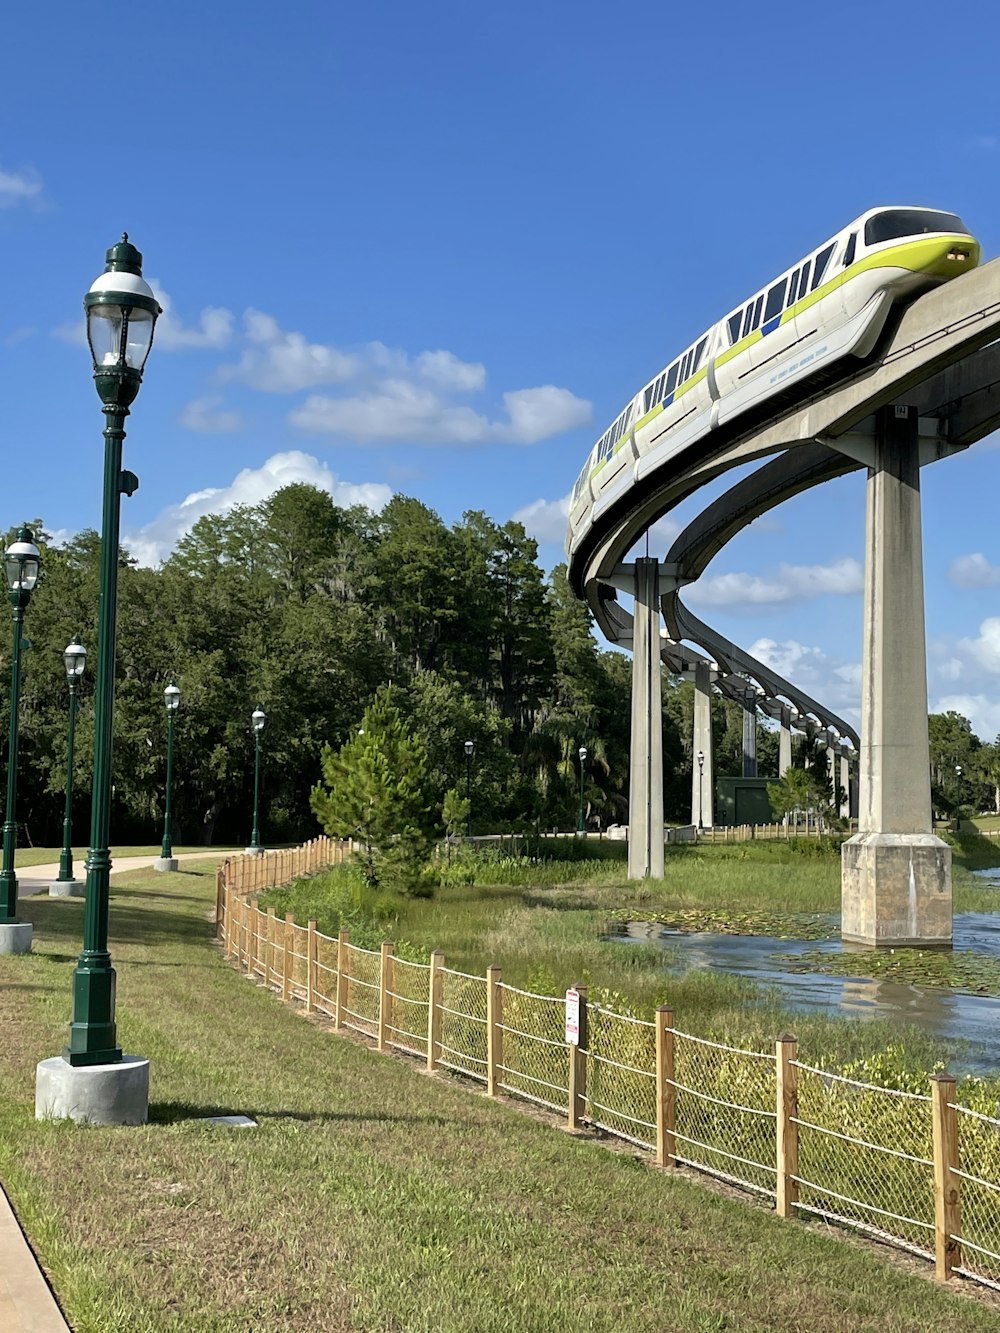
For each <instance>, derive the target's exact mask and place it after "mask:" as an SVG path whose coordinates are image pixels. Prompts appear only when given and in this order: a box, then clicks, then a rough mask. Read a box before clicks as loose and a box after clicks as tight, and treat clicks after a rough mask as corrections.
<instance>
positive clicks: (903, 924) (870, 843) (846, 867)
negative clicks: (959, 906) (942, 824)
mask: <svg viewBox="0 0 1000 1333" xmlns="http://www.w3.org/2000/svg"><path fill="white" fill-rule="evenodd" d="M840 856H841V901H842V915H841V928H840V933H841V937H842V938H843V939H844V940H847V941H849V942H852V943H855V944H867V945H876V946H879V945H882V946H886V945H888V946H891V947H896V948H904V947H907V946H909V947H913V946H916V947H921V946H923V947H927V946H930V945H950V944H951V942H952V907H951V848H950V847H949V846H948V844H947V843H945V842H942V841H941V839H940V838H938V837H936V836H935V835H934V834H933V833H858V834H855V836H854V837H853V838H849V839H848V841H847V842H845V843H844V844H843V846H842V847H841V849H840Z"/></svg>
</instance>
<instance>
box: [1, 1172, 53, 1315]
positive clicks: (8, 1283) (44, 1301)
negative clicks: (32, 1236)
mask: <svg viewBox="0 0 1000 1333" xmlns="http://www.w3.org/2000/svg"><path fill="white" fill-rule="evenodd" d="M0 1254H2V1255H3V1264H2V1265H0V1328H2V1329H3V1333H69V1325H68V1324H67V1323H66V1320H65V1319H64V1318H63V1317H62V1313H61V1312H60V1310H59V1306H58V1305H57V1304H56V1301H55V1297H54V1296H53V1295H52V1292H51V1291H50V1290H49V1285H48V1283H47V1282H46V1281H45V1278H44V1277H42V1272H41V1269H40V1268H39V1267H38V1264H37V1263H36V1262H35V1256H34V1254H33V1253H32V1251H31V1247H30V1246H29V1245H28V1242H27V1240H26V1239H25V1236H24V1232H23V1231H22V1230H21V1228H20V1227H19V1226H18V1223H17V1218H16V1217H15V1216H14V1213H13V1210H12V1208H11V1206H10V1203H9V1201H8V1199H7V1196H6V1194H4V1192H3V1190H2V1189H0Z"/></svg>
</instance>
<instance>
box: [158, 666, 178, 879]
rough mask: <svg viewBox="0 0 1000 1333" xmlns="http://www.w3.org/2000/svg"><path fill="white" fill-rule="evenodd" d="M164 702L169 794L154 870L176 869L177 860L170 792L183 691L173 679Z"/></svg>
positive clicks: (165, 804) (167, 795)
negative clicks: (171, 837)
mask: <svg viewBox="0 0 1000 1333" xmlns="http://www.w3.org/2000/svg"><path fill="white" fill-rule="evenodd" d="M163 702H164V703H165V704H166V706H167V794H166V800H165V801H164V808H163V846H162V847H161V848H160V859H159V860H158V861H154V862H153V869H154V870H176V869H177V861H176V859H175V857H174V852H173V848H172V847H171V845H170V824H171V818H172V814H171V809H170V793H171V790H172V787H173V780H174V716H175V715H176V713H177V710H178V708H180V706H181V692H180V690H179V689H178V688H177V686H176V685H175V684H174V682H173V681H171V682H170V684H169V685H168V686H167V688H166V689H165V690H164V691H163Z"/></svg>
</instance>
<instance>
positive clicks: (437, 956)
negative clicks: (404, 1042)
mask: <svg viewBox="0 0 1000 1333" xmlns="http://www.w3.org/2000/svg"><path fill="white" fill-rule="evenodd" d="M443 1000H444V952H443V951H442V950H441V949H435V950H434V952H433V953H432V954H431V970H430V973H429V976H428V982H427V1072H428V1074H433V1073H434V1071H435V1069H437V1067H438V1061H439V1060H440V1059H441V1005H442V1002H443Z"/></svg>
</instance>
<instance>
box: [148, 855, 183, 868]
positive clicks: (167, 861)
mask: <svg viewBox="0 0 1000 1333" xmlns="http://www.w3.org/2000/svg"><path fill="white" fill-rule="evenodd" d="M177 866H178V861H177V857H176V856H158V857H157V858H156V860H155V861H154V862H153V869H154V870H176V869H177Z"/></svg>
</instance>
